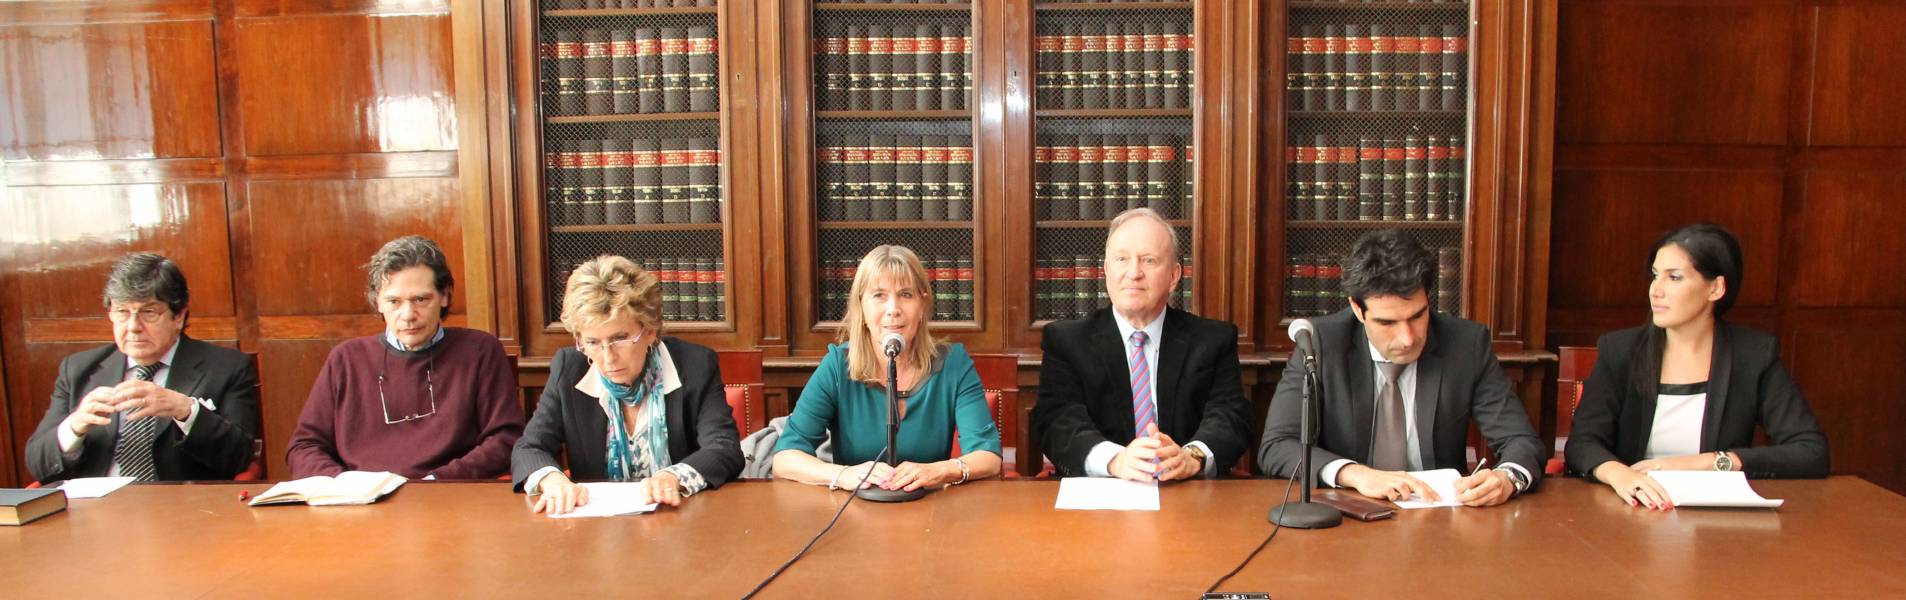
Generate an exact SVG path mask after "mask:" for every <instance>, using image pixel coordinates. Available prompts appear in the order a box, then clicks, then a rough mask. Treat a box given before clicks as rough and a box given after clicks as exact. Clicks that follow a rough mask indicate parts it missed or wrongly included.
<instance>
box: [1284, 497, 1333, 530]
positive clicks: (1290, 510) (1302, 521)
mask: <svg viewBox="0 0 1906 600" xmlns="http://www.w3.org/2000/svg"><path fill="white" fill-rule="evenodd" d="M1271 522H1272V523H1276V524H1278V525H1282V526H1284V527H1294V528H1297V529H1329V528H1332V527H1336V526H1338V525H1341V524H1343V511H1340V510H1337V507H1334V506H1331V505H1328V504H1317V503H1315V502H1286V503H1283V504H1279V505H1277V506H1275V507H1272V508H1271Z"/></svg>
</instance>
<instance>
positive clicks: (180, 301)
mask: <svg viewBox="0 0 1906 600" xmlns="http://www.w3.org/2000/svg"><path fill="white" fill-rule="evenodd" d="M103 295H104V296H105V298H104V300H105V304H106V308H112V305H113V302H146V301H149V300H151V301H158V302H164V303H165V306H166V308H169V309H172V312H173V313H174V314H178V313H183V312H185V305H186V302H187V301H188V300H191V299H192V293H191V291H189V290H187V289H186V287H185V271H182V270H180V269H179V263H175V262H172V259H169V258H166V257H164V256H161V255H159V254H155V253H152V252H135V253H132V254H127V255H125V256H124V257H121V258H120V259H119V261H118V262H114V263H113V270H112V274H111V275H108V276H106V292H105V294H103Z"/></svg>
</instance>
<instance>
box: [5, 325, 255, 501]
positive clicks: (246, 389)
mask: <svg viewBox="0 0 1906 600" xmlns="http://www.w3.org/2000/svg"><path fill="white" fill-rule="evenodd" d="M178 348H179V349H178V351H177V352H175V353H173V355H172V364H171V365H168V366H167V367H166V373H167V374H166V380H165V387H166V389H169V390H172V391H175V392H178V393H181V394H185V395H186V396H189V397H193V398H204V399H206V400H210V401H212V403H213V405H214V407H215V408H213V409H212V410H206V408H205V407H204V406H200V407H199V416H198V420H196V421H193V422H192V432H191V433H190V434H186V433H182V432H180V431H179V428H178V427H176V426H174V425H172V424H171V423H169V422H168V423H164V424H163V425H164V426H163V427H160V428H159V435H158V437H157V438H156V439H154V440H153V448H152V462H153V466H155V467H157V468H158V473H157V477H158V478H159V479H160V480H163V481H189V480H198V479H231V478H232V477H233V476H236V475H238V474H239V473H240V472H242V471H244V470H245V467H247V466H250V465H251V461H252V439H253V432H255V431H257V430H258V373H257V372H256V371H254V370H253V369H252V361H251V357H249V356H246V355H245V353H243V352H239V351H237V350H233V349H231V348H226V347H223V346H217V345H213V344H208V343H205V342H201V341H198V340H195V339H192V338H189V337H186V336H184V335H180V336H179V342H178ZM125 379H126V355H125V353H122V352H120V351H119V348H118V347H116V346H114V345H111V344H107V345H105V346H100V347H98V348H94V349H91V350H87V351H84V352H79V353H76V354H73V355H72V356H68V357H66V359H65V360H62V361H60V374H59V378H58V379H55V380H54V382H53V400H52V402H51V403H50V404H48V405H47V407H46V416H45V417H44V418H41V419H40V427H39V428H38V429H35V430H34V431H33V437H31V438H28V439H27V443H26V466H27V470H28V471H30V472H32V474H33V478H34V479H37V480H39V481H40V482H41V483H51V482H54V481H59V480H64V479H71V478H74V477H100V476H104V475H105V474H106V473H108V472H109V471H110V470H111V468H112V459H113V446H114V445H115V444H117V443H118V440H119V426H120V421H121V415H114V416H113V420H112V423H110V424H107V425H105V426H103V427H94V428H92V429H90V430H88V431H87V432H86V435H84V436H81V437H80V451H79V456H78V457H76V458H74V459H73V460H71V461H68V460H66V458H65V456H64V455H63V454H61V453H60V442H59V427H60V423H61V422H64V421H65V420H66V417H67V415H70V414H72V413H73V407H75V406H78V405H79V401H80V399H82V398H85V397H86V393H87V392H90V391H92V390H93V388H96V387H112V386H115V385H119V384H120V382H122V381H125Z"/></svg>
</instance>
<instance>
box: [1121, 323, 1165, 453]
mask: <svg viewBox="0 0 1906 600" xmlns="http://www.w3.org/2000/svg"><path fill="white" fill-rule="evenodd" d="M1150 339H1151V336H1148V335H1145V332H1143V331H1134V332H1132V358H1131V360H1129V361H1126V364H1129V365H1131V368H1132V423H1133V424H1134V425H1136V426H1137V427H1136V429H1135V430H1134V431H1133V432H1132V437H1133V438H1134V439H1136V438H1140V437H1144V436H1145V428H1146V427H1147V426H1150V425H1152V424H1154V423H1157V422H1158V406H1157V405H1155V404H1153V403H1152V374H1151V368H1150V367H1149V366H1147V365H1146V364H1145V342H1146V341H1149V340H1150Z"/></svg>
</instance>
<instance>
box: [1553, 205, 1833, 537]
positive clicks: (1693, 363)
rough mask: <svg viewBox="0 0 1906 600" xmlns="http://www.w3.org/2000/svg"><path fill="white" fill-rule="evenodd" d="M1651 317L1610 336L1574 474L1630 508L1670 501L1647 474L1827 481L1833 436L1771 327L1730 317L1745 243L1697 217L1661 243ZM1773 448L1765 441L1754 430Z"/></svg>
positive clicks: (1600, 353) (1593, 377)
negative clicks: (1757, 442)
mask: <svg viewBox="0 0 1906 600" xmlns="http://www.w3.org/2000/svg"><path fill="white" fill-rule="evenodd" d="M1651 256H1652V257H1653V261H1654V262H1653V266H1652V268H1651V269H1650V271H1651V273H1652V274H1653V276H1652V279H1651V282H1650V283H1649V285H1648V303H1649V308H1650V309H1651V312H1652V315H1653V318H1652V322H1651V323H1649V324H1648V325H1643V326H1641V327H1636V328H1633V329H1624V330H1621V331H1617V332H1614V333H1610V334H1608V335H1604V336H1602V338H1601V340H1600V341H1599V342H1597V343H1596V362H1595V370H1594V371H1593V372H1592V373H1590V374H1589V376H1588V381H1587V382H1586V383H1585V384H1584V388H1583V390H1582V399H1581V403H1580V404H1579V405H1578V406H1577V407H1576V409H1575V423H1574V427H1573V428H1572V429H1571V430H1570V431H1569V438H1568V448H1567V450H1566V455H1567V457H1568V467H1569V470H1571V471H1575V472H1578V473H1583V474H1585V475H1587V476H1589V477H1592V478H1593V479H1595V480H1597V481H1601V482H1603V483H1606V484H1608V486H1609V487H1610V488H1613V489H1614V490H1615V494H1616V495H1619V496H1621V498H1622V500H1624V501H1627V502H1628V504H1629V505H1631V506H1645V507H1648V508H1658V509H1667V508H1672V506H1671V505H1670V504H1669V500H1668V494H1667V492H1666V491H1665V490H1663V489H1662V487H1661V485H1660V484H1659V483H1656V482H1655V480H1654V479H1653V478H1650V477H1648V476H1647V474H1646V472H1647V471H1653V470H1665V471H1674V470H1680V471H1689V470H1710V469H1711V470H1721V471H1745V472H1746V473H1747V476H1748V477H1755V478H1771V477H1825V476H1826V475H1827V438H1826V435H1825V434H1823V433H1821V432H1820V423H1819V421H1817V420H1815V419H1814V417H1813V410H1812V409H1811V408H1809V407H1808V406H1807V401H1806V399H1805V398H1803V397H1801V395H1800V388H1799V386H1797V385H1795V384H1794V380H1793V377H1791V376H1789V375H1788V374H1787V368H1786V367H1785V366H1782V365H1781V363H1780V345H1779V343H1778V342H1777V341H1776V340H1775V338H1774V337H1773V336H1771V335H1768V334H1766V333H1762V332H1759V331H1755V330H1752V329H1748V328H1746V327H1741V326H1738V325H1734V324H1732V323H1729V322H1727V321H1724V320H1721V316H1722V315H1724V314H1726V313H1727V310H1728V308H1730V307H1732V306H1733V305H1734V301H1735V299H1736V298H1739V297H1740V290H1741V272H1742V271H1743V268H1742V264H1741V249H1740V242H1738V241H1736V240H1735V239H1734V236H1733V234H1730V233H1728V232H1727V230H1726V229H1722V228H1721V227H1720V226H1718V225H1713V224H1706V223H1703V224H1699V225H1689V226H1687V227H1683V228H1681V229H1678V230H1675V231H1674V232H1671V233H1669V234H1668V235H1666V236H1662V238H1661V239H1660V240H1657V241H1656V242H1655V246H1654V251H1653V252H1652V253H1651ZM1756 425H1759V426H1760V427H1761V428H1763V429H1765V430H1766V431H1767V439H1768V441H1769V445H1767V446H1760V447H1755V446H1754V445H1753V442H1754V427H1755V426H1756Z"/></svg>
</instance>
